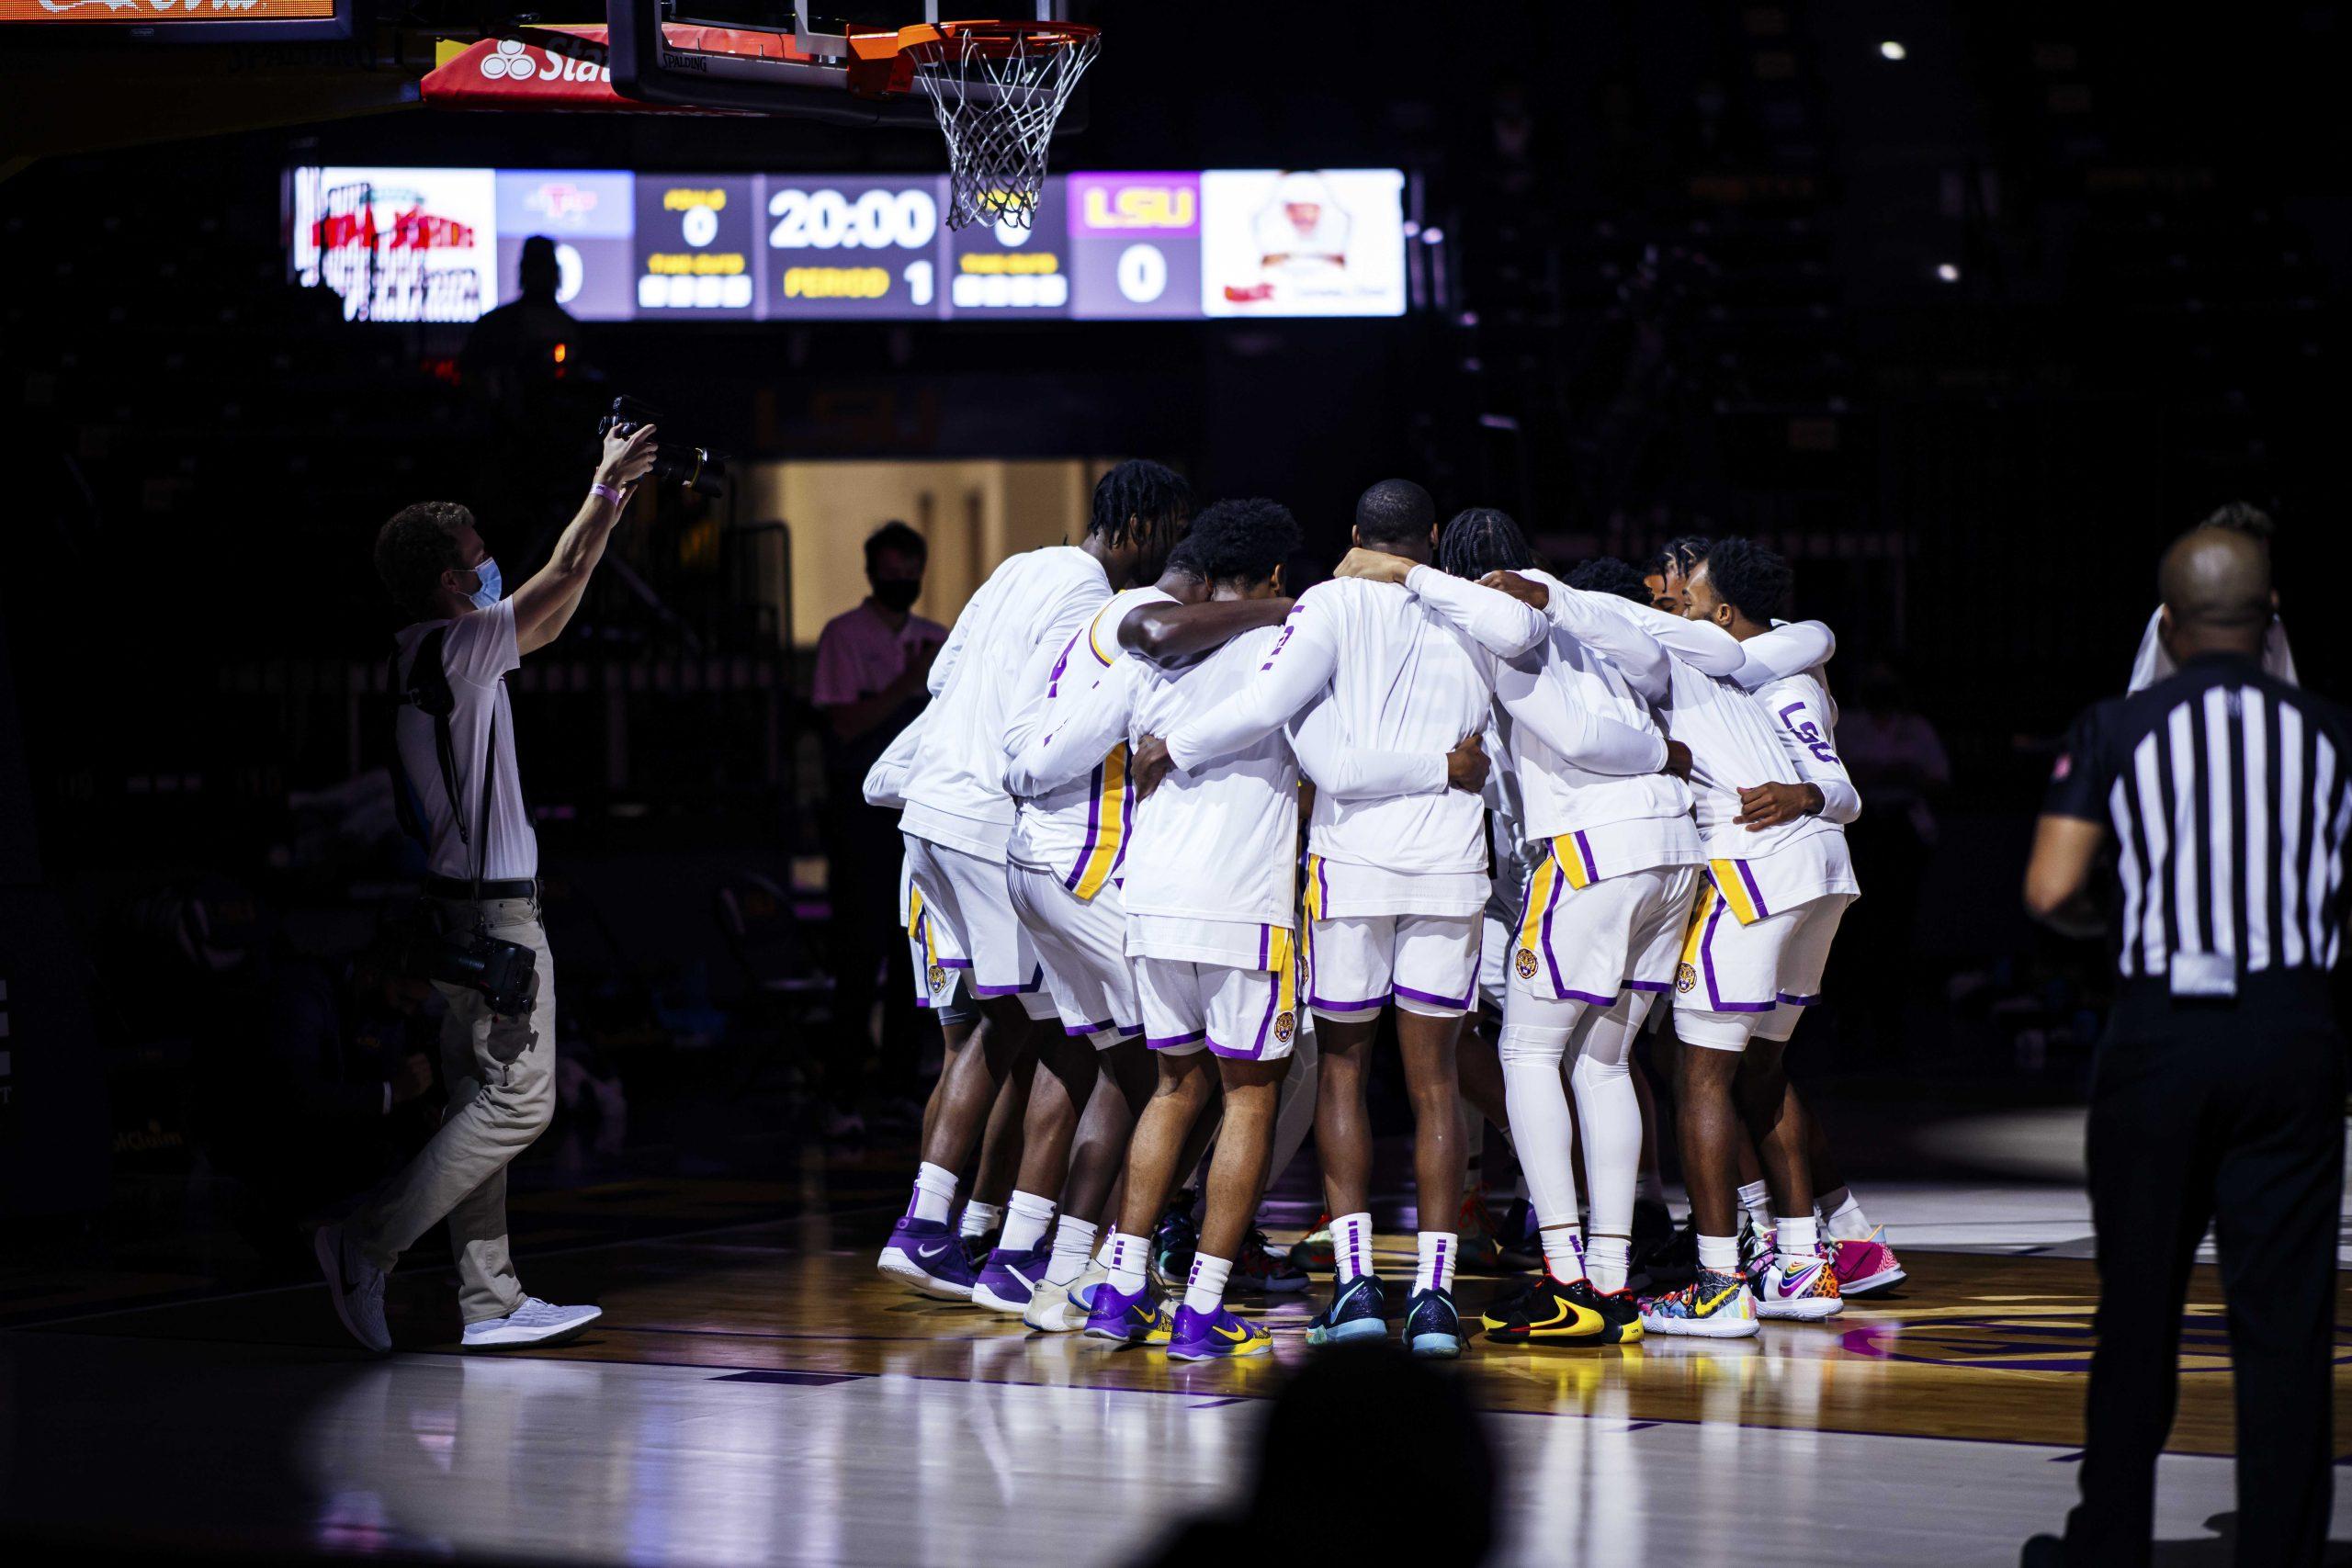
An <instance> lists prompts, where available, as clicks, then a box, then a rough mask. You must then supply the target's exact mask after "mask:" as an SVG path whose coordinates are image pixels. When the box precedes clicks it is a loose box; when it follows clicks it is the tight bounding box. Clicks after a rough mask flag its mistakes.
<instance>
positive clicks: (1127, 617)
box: [972, 541, 1290, 1327]
mask: <svg viewBox="0 0 2352 1568" xmlns="http://www.w3.org/2000/svg"><path fill="white" fill-rule="evenodd" d="M1208 592H1209V584H1208V582H1207V581H1206V580H1205V578H1204V576H1203V575H1202V573H1201V570H1200V568H1199V565H1198V560H1197V557H1196V555H1195V554H1194V552H1193V550H1192V548H1191V546H1190V543H1189V541H1187V542H1186V543H1184V544H1179V545H1178V546H1177V547H1176V548H1175V550H1174V552H1173V553H1171V554H1170V557H1169V562H1168V567H1167V570H1165V571H1163V572H1162V573H1161V574H1160V577H1159V581H1158V582H1156V583H1154V584H1151V585H1150V586H1148V587H1139V588H1129V589H1123V590H1122V591H1120V592H1117V593H1114V594H1113V595H1111V597H1110V599H1109V600H1108V601H1106V602H1105V603H1104V604H1103V607H1102V608H1101V609H1100V610H1099V611H1097V612H1096V613H1095V615H1094V617H1093V618H1092V619H1091V620H1090V621H1089V622H1088V623H1087V624H1086V625H1085V626H1083V627H1082V628H1080V630H1079V631H1078V632H1077V633H1075V634H1073V635H1072V637H1070V638H1069V641H1068V642H1067V643H1065V644H1064V645H1063V646H1062V648H1061V649H1059V650H1058V651H1057V653H1056V655H1055V657H1054V659H1053V660H1052V661H1051V664H1050V666H1049V667H1048V668H1047V669H1046V671H1045V672H1044V680H1045V686H1044V689H1043V690H1042V691H1041V692H1039V693H1038V694H1036V696H1035V698H1034V699H1033V700H1032V701H1031V702H1030V703H1029V704H1028V705H1027V706H1026V707H1025V708H1024V709H1023V712H1022V713H1021V714H1019V715H1018V716H1016V717H1015V718H1014V719H1013V721H1012V724H1011V725H1010V726H1009V727H1008V728H1007V731H1006V735H1005V742H1004V745H1005V750H1006V752H1007V754H1008V756H1009V757H1012V758H1019V757H1020V756H1021V755H1022V753H1023V750H1025V749H1026V748H1027V746H1028V745H1029V743H1030V742H1031V741H1032V740H1035V739H1044V738H1046V737H1048V736H1051V735H1053V734H1054V733H1055V732H1056V731H1057V729H1058V728H1061V727H1062V725H1063V724H1064V723H1065V722H1066V720H1067V717H1068V716H1069V713H1070V712H1072V711H1073V710H1075V709H1076V708H1077V707H1078V705H1080V702H1081V701H1082V700H1083V698H1084V697H1085V695H1086V694H1088V693H1090V692H1091V689H1092V688H1093V687H1094V686H1095V684H1096V683H1097V682H1099V681H1101V680H1102V679H1103V677H1104V676H1105V674H1106V673H1107V672H1108V671H1110V669H1111V668H1112V666H1113V664H1114V662H1115V661H1117V660H1123V659H1136V658H1142V657H1146V656H1147V655H1146V654H1144V653H1143V652H1142V651H1140V650H1141V649H1150V650H1151V651H1150V655H1149V656H1150V657H1153V658H1155V659H1159V660H1181V659H1186V658H1190V657H1192V656H1193V655H1196V654H1199V653H1202V652H1204V651H1207V650H1210V649H1216V648H1217V647H1219V646H1221V645H1222V644H1224V643H1225V642H1226V641H1227V640H1229V639H1230V638H1231V637H1234V636H1235V635H1237V634H1238V633H1239V632H1242V631H1246V630H1249V629H1250V628H1252V627H1257V626H1279V625H1280V624H1281V621H1282V617H1283V614H1284V613H1286V612H1287V611H1288V609H1289V604H1290V602H1289V601H1288V600H1286V599H1283V600H1249V601H1243V602H1234V603H1219V604H1203V603H1201V601H1203V600H1204V599H1206V598H1207V596H1208ZM1154 606H1158V607H1159V610H1160V612H1161V613H1160V614H1159V615H1146V614H1144V612H1146V611H1148V610H1149V609H1150V608H1152V607H1154ZM1033 784H1034V781H1032V780H1029V779H1015V778H1013V777H1012V776H1010V774H1008V777H1007V779H1006V788H1007V789H1008V791H1010V792H1011V793H1012V795H1013V798H1014V802H1015V815H1014V818H1013V825H1012V838H1011V840H1009V842H1008V845H1007V851H1006V868H1005V874H1006V880H1007V886H1008V890H1009V892H1010V894H1011V897H1012V906H1013V910H1014V912H1015V913H1016V914H1017V915H1019V916H1020V918H1021V922H1022V926H1023V930H1025V931H1027V932H1028V933H1029V938H1030V941H1031V942H1032V944H1033V945H1034V946H1035V949H1036V953H1037V956H1038V959H1039V961H1040V962H1041V963H1042V964H1043V965H1044V967H1045V971H1046V987H1047V989H1048V991H1049V992H1050V993H1051V994H1052V996H1053V998H1054V1002H1055V1006H1056V1007H1057V1010H1059V1012H1060V1015H1061V1022H1062V1029H1063V1032H1064V1034H1065V1036H1067V1037H1069V1038H1071V1039H1079V1040H1084V1041H1087V1042H1089V1043H1091V1045H1092V1046H1093V1047H1094V1048H1095V1050H1096V1052H1097V1056H1096V1060H1097V1062H1098V1064H1099V1065H1100V1072H1099V1075H1098V1080H1097V1082H1096V1084H1095V1087H1094V1090H1093V1092H1092V1094H1091V1096H1089V1097H1088V1099H1087V1100H1086V1109H1085V1111H1083V1113H1082V1114H1081V1115H1080V1118H1079V1122H1078V1128H1077V1133H1076V1135H1075V1138H1074V1140H1073V1142H1072V1145H1071V1148H1070V1153H1069V1161H1068V1167H1069V1168H1068V1174H1067V1176H1066V1178H1065V1179H1064V1180H1063V1182H1062V1188H1061V1202H1060V1210H1061V1217H1060V1219H1059V1221H1058V1223H1057V1225H1056V1227H1055V1230H1054V1233H1053V1241H1052V1244H1051V1246H1050V1247H1048V1246H1046V1244H1045V1242H1044V1241H1043V1240H1042V1238H1041V1239H1040V1241H1039V1242H1038V1244H1037V1245H1036V1246H1035V1247H1033V1248H1031V1249H1030V1250H1029V1251H1026V1252H1013V1251H1012V1250H1011V1249H1010V1248H1009V1247H1000V1248H999V1249H998V1254H997V1255H996V1256H993V1257H991V1258H989V1262H988V1264H987V1265H986V1266H985V1267H984V1268H983V1269H982V1270H981V1272H980V1276H979V1278H978V1280H977V1281H976V1282H975V1284H974V1287H973V1291H972V1299H973V1301H974V1302H976V1303H978V1304H980V1305H982V1306H985V1307H989V1308H991V1309H993V1310H996V1311H999V1312H1003V1313H1008V1314H1015V1315H1022V1316H1024V1317H1027V1316H1031V1315H1038V1316H1050V1315H1054V1303H1053V1302H1052V1301H1050V1300H1049V1301H1047V1302H1045V1303H1036V1302H1035V1297H1036V1294H1037V1292H1039V1291H1041V1290H1044V1291H1049V1292H1053V1291H1058V1292H1062V1293H1063V1294H1064V1295H1065V1297H1066V1296H1067V1292H1068V1291H1069V1288H1070V1287H1071V1286H1073V1285H1074V1284H1076V1283H1077V1281H1078V1280H1079V1277H1080V1275H1081V1274H1082V1273H1083V1272H1084V1271H1085V1269H1086V1265H1087V1262H1088V1260H1089V1259H1090V1258H1092V1257H1093V1256H1094V1254H1095V1250H1096V1243H1097V1233H1098V1231H1099V1228H1100V1222H1101V1213H1102V1210H1103V1204H1104V1202H1105V1201H1106V1200H1107V1199H1108V1198H1109V1197H1110V1193H1111V1185H1112V1183H1113V1182H1114V1180H1116V1179H1117V1177H1118V1173H1119V1168H1120V1167H1121V1166H1122V1165H1123V1164H1124V1163H1125V1158H1126V1149H1127V1138H1128V1135H1129V1134H1130V1133H1131V1132H1132V1131H1133V1130H1134V1124H1135V1116H1136V1114H1137V1113H1138V1112H1139V1111H1141V1110H1142V1108H1143V1102H1144V1100H1146V1099H1147V1098H1148V1096H1149V1095H1150V1093H1151V1068H1150V1065H1149V1063H1148V1062H1147V1061H1146V1060H1145V1059H1144V1056H1143V1047H1142V1043H1141V1042H1142V1037H1143V1028H1142V1022H1141V1018H1142V1014H1141V1013H1140V1012H1139V1011H1138V1010H1137V1007H1136V994H1135V981H1134V978H1133V976H1132V971H1131V970H1130V967H1129V965H1128V963H1127V956H1126V938H1127V918H1126V907H1125V901H1124V899H1123V898H1122V896H1121V890H1120V884H1121V867H1122V865H1123V863H1124V862H1125V856H1126V852H1127V844H1128V834H1129V829H1130V825H1131V822H1132V819H1133V814H1134V810H1135V791H1134V786H1133V784H1132V783H1131V782H1130V779H1129V774H1128V769H1127V744H1126V739H1125V730H1124V728H1122V729H1121V730H1119V731H1118V732H1117V739H1115V740H1114V741H1113V742H1112V743H1111V744H1110V745H1109V746H1108V747H1107V748H1106V750H1104V751H1103V755H1102V756H1101V757H1100V758H1098V759H1096V760H1095V761H1093V763H1092V765H1091V767H1089V768H1087V769H1086V771H1085V772H1083V773H1076V774H1073V775H1071V776H1069V777H1068V778H1066V779H1063V780H1061V781H1060V782H1058V783H1057V784H1054V785H1053V786H1052V787H1051V788H1046V789H1043V790H1041V791H1040V792H1039V793H1036V794H1034V795H1029V794H1024V793H1023V792H1024V791H1025V790H1027V789H1029V788H1031V787H1033ZM1040 1175H1041V1176H1042V1170H1041V1171H1040ZM1024 1179H1025V1176H1024ZM1027 1197H1028V1194H1026V1193H1021V1194H1016V1199H1026V1198H1027ZM1033 1303H1034V1304H1036V1305H1037V1307H1038V1313H1037V1314H1030V1312H1029V1309H1030V1308H1031V1306H1032V1305H1033ZM1059 1315H1060V1316H1062V1317H1064V1318H1067V1317H1068V1316H1069V1314H1067V1313H1064V1314H1059ZM1033 1326H1065V1325H1064V1324H1061V1323H1055V1324H1051V1325H1048V1324H1045V1323H1039V1324H1035V1325H1033ZM1067 1326H1070V1327H1075V1326H1078V1325H1076V1324H1067Z"/></svg>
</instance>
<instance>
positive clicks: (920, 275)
mask: <svg viewBox="0 0 2352 1568" xmlns="http://www.w3.org/2000/svg"><path fill="white" fill-rule="evenodd" d="M768 216H769V217H770V218H773V219H775V227H774V228H773V229H771V230H770V231H768V245H769V248H770V249H772V250H780V251H793V250H814V251H831V250H876V251H880V250H890V249H894V248H895V249H899V250H909V251H912V250H920V249H922V247H924V246H926V245H928V244H930V243H932V240H933V238H934V237H935V236H936V235H937V234H938V232H939V204H938V202H937V201H935V200H933V197H932V194H931V192H929V191H927V190H919V189H910V190H869V191H867V192H865V194H864V195H863V196H860V197H858V198H857V199H856V200H855V201H852V200H851V199H850V198H849V197H846V196H843V195H842V193H841V192H840V191H837V190H825V189H819V190H802V189H799V188H797V187H795V186H786V187H785V188H784V189H782V190H778V191H772V192H770V193H769V196H768ZM866 270H869V269H850V270H849V271H848V272H847V274H846V277H845V278H843V277H841V276H836V275H835V274H834V273H833V271H832V269H824V271H825V273H826V275H827V281H828V282H835V281H845V282H847V283H849V284H853V285H854V284H855V283H856V280H857V274H858V273H860V272H864V271H866ZM871 270H874V271H878V270H879V269H878V268H877V269H871ZM900 276H903V277H904V278H905V279H906V282H907V290H908V293H909V295H910V299H911V302H912V303H914V304H916V305H928V304H930V303H931V301H932V296H933V291H934V290H935V289H936V288H937V287H938V284H937V276H936V272H935V269H934V267H933V263H932V262H931V261H930V259H929V258H927V257H926V258H924V259H922V260H920V261H911V262H909V263H908V264H907V265H906V267H905V268H904V269H903V271H902V272H901V274H900ZM843 292H846V289H844V290H843ZM880 292H881V291H880V290H878V289H873V288H867V287H861V288H857V297H862V298H874V297H877V296H878V294H879V293H880ZM836 297H839V296H838V295H837V296H836Z"/></svg>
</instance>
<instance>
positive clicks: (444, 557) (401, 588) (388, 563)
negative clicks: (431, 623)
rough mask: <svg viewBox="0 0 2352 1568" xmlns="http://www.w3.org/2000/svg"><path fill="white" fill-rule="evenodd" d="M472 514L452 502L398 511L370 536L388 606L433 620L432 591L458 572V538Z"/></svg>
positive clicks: (462, 566) (460, 562)
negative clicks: (448, 573)
mask: <svg viewBox="0 0 2352 1568" xmlns="http://www.w3.org/2000/svg"><path fill="white" fill-rule="evenodd" d="M473 522H474V514H473V513H470V512H469V511H467V510H466V509H465V508H464V507H463V506H460V505H459V504H458V502H454V501H420V502H417V503H416V504H415V505H413V506H403V507H401V509H400V510H399V511H398V512H395V513H392V515H391V517H390V520H389V521H387V522H386V523H385V525H383V527H382V528H381V529H379V530H378V532H377V534H376V575H377V577H379V579H381V580H382V581H383V584H384V592H387V593H390V595H391V596H392V602H393V603H394V604H398V605H399V606H400V607H401V609H402V610H404V611H406V612H407V613H408V614H410V615H421V616H429V615H432V614H433V590H434V587H435V584H437V583H438V582H439V581H441V574H442V573H443V572H445V571H463V570H465V566H466V562H465V558H464V557H463V556H461V555H460V554H458V530H460V529H463V528H470V527H472V526H473Z"/></svg>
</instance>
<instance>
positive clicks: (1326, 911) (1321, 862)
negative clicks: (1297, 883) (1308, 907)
mask: <svg viewBox="0 0 2352 1568" xmlns="http://www.w3.org/2000/svg"><path fill="white" fill-rule="evenodd" d="M1329 864H1330V862H1329V861H1327V860H1325V859H1324V858H1323V857H1322V856H1321V855H1317V856H1316V857H1315V891H1316V895H1317V897H1316V899H1315V907H1316V908H1318V909H1320V910H1322V911H1323V913H1322V914H1321V915H1320V916H1319V917H1317V918H1318V919H1326V920H1328V919H1331V876H1330V874H1329V872H1327V871H1326V870H1325V869H1324V868H1325V867H1326V866H1328V865H1329Z"/></svg>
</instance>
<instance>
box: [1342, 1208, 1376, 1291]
mask: <svg viewBox="0 0 2352 1568" xmlns="http://www.w3.org/2000/svg"><path fill="white" fill-rule="evenodd" d="M1331 1257H1332V1263H1333V1267H1334V1268H1335V1269H1337V1271H1338V1274H1339V1280H1340V1284H1342V1285H1346V1284H1349V1283H1351V1282H1352V1281H1353V1280H1355V1278H1356V1276H1357V1275H1359V1274H1370V1273H1373V1272H1374V1269H1373V1267H1372V1216H1371V1215H1370V1214H1369V1213H1355V1214H1341V1215H1340V1217H1339V1218H1337V1219H1335V1220H1333V1221H1332V1222H1331Z"/></svg>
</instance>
